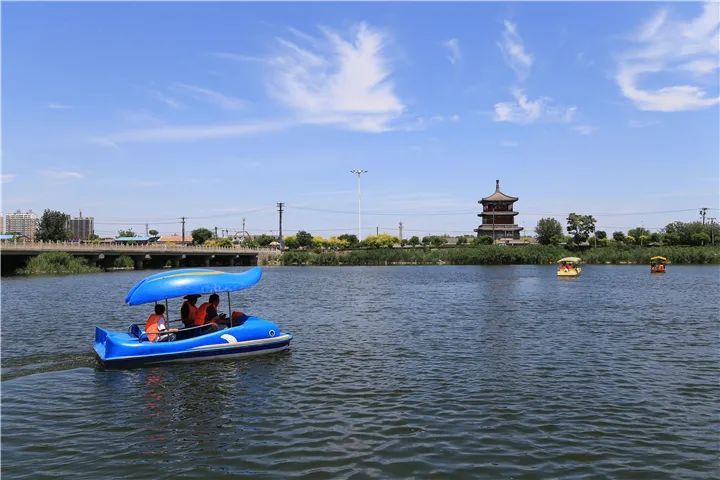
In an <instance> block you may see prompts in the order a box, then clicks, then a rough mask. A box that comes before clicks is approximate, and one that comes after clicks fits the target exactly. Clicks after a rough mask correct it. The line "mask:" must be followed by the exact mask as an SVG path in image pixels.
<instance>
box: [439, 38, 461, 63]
mask: <svg viewBox="0 0 720 480" xmlns="http://www.w3.org/2000/svg"><path fill="white" fill-rule="evenodd" d="M442 45H443V47H445V48H447V49H448V50H449V51H450V54H449V55H448V57H447V59H448V60H450V63H452V64H453V65H455V64H456V63H458V62H459V61H460V58H462V54H461V53H460V41H459V40H458V39H457V38H451V39H450V40H446V41H444V42H443V43H442Z"/></svg>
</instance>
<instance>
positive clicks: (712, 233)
mask: <svg viewBox="0 0 720 480" xmlns="http://www.w3.org/2000/svg"><path fill="white" fill-rule="evenodd" d="M715 220H717V219H716V218H715V217H711V218H710V245H712V246H715Z"/></svg>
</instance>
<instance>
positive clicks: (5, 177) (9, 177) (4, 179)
mask: <svg viewBox="0 0 720 480" xmlns="http://www.w3.org/2000/svg"><path fill="white" fill-rule="evenodd" d="M16 176H17V175H15V174H14V173H3V174H2V175H1V176H0V179H1V180H0V183H10V182H12V181H13V180H15V177H16Z"/></svg>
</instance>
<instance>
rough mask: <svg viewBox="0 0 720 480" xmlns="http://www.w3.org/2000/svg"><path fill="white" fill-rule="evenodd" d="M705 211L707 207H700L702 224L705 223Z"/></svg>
mask: <svg viewBox="0 0 720 480" xmlns="http://www.w3.org/2000/svg"><path fill="white" fill-rule="evenodd" d="M707 211H708V208H707V207H703V208H701V209H700V215H702V217H703V225H705V215H706V214H707Z"/></svg>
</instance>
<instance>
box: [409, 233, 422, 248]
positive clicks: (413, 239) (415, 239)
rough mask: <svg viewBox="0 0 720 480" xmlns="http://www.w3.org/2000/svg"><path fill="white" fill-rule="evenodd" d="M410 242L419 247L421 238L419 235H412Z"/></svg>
mask: <svg viewBox="0 0 720 480" xmlns="http://www.w3.org/2000/svg"><path fill="white" fill-rule="evenodd" d="M408 243H409V244H410V245H412V246H413V247H417V246H418V245H420V238H419V237H418V236H417V235H413V236H412V237H410V240H408Z"/></svg>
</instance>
